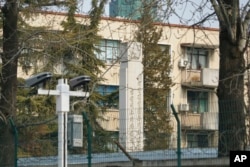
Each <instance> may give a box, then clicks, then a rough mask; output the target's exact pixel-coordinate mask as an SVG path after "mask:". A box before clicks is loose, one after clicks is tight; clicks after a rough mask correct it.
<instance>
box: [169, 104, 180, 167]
mask: <svg viewBox="0 0 250 167" xmlns="http://www.w3.org/2000/svg"><path fill="white" fill-rule="evenodd" d="M171 109H172V111H173V114H174V117H175V119H176V121H177V165H178V167H181V124H180V119H179V117H178V113H177V112H176V110H175V108H174V105H173V104H171Z"/></svg>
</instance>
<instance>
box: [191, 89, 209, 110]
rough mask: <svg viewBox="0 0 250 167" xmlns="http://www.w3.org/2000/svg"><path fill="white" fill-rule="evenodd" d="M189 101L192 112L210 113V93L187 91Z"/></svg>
mask: <svg viewBox="0 0 250 167" xmlns="http://www.w3.org/2000/svg"><path fill="white" fill-rule="evenodd" d="M187 100H188V103H189V105H190V108H191V111H192V112H196V113H203V112H207V111H208V92H203V91H187Z"/></svg>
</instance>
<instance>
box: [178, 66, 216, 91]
mask: <svg viewBox="0 0 250 167" xmlns="http://www.w3.org/2000/svg"><path fill="white" fill-rule="evenodd" d="M218 78H219V70H218V69H210V68H203V69H201V70H189V69H185V70H183V71H182V72H181V83H182V85H187V86H205V87H212V88H214V87H217V86H218Z"/></svg>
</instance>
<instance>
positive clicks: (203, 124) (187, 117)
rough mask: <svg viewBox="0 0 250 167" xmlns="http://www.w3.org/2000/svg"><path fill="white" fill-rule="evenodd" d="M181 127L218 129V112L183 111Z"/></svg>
mask: <svg viewBox="0 0 250 167" xmlns="http://www.w3.org/2000/svg"><path fill="white" fill-rule="evenodd" d="M180 117H181V127H182V129H190V130H218V122H219V120H218V113H217V112H205V113H201V114H200V113H191V112H181V113H180Z"/></svg>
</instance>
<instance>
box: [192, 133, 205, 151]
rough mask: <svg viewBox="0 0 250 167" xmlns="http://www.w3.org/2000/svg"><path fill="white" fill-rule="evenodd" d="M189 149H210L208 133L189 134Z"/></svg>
mask: <svg viewBox="0 0 250 167" xmlns="http://www.w3.org/2000/svg"><path fill="white" fill-rule="evenodd" d="M187 147H189V148H194V147H208V134H206V133H188V134H187Z"/></svg>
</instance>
